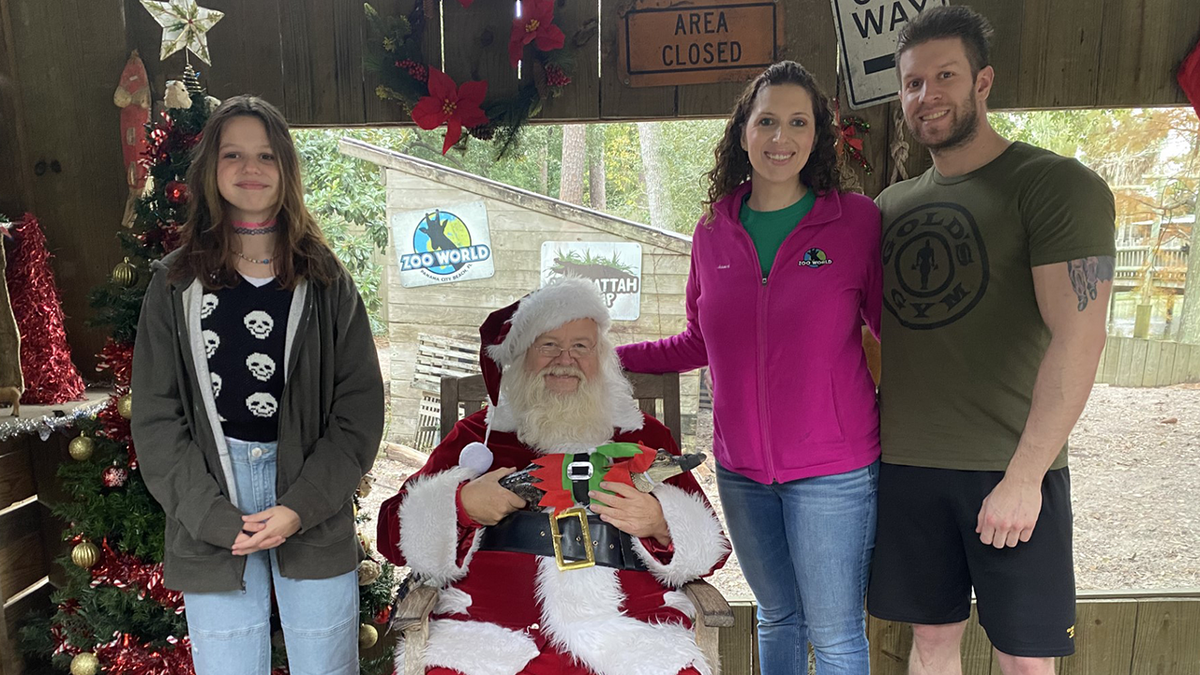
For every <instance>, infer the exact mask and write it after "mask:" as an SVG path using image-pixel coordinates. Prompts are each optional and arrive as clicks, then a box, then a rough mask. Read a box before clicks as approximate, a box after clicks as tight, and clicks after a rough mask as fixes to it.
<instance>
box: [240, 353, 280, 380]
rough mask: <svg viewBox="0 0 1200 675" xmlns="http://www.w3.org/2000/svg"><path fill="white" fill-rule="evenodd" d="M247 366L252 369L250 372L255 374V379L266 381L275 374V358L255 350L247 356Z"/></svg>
mask: <svg viewBox="0 0 1200 675" xmlns="http://www.w3.org/2000/svg"><path fill="white" fill-rule="evenodd" d="M246 367H247V368H249V369H250V374H251V375H253V376H254V379H256V380H258V381H259V382H266V381H267V380H269V379H271V376H272V375H274V374H275V359H272V358H271V357H269V356H267V355H266V354H259V353H258V352H255V353H253V354H251V355H250V356H247V357H246Z"/></svg>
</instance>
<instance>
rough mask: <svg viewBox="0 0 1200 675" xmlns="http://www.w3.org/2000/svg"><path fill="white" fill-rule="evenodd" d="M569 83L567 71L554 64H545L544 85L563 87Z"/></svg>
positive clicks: (569, 78)
mask: <svg viewBox="0 0 1200 675" xmlns="http://www.w3.org/2000/svg"><path fill="white" fill-rule="evenodd" d="M568 84H571V77H570V76H569V75H567V72H566V71H565V70H563V69H562V68H559V67H558V66H556V65H553V64H550V65H547V66H546V85H547V86H550V87H565V86H567V85H568Z"/></svg>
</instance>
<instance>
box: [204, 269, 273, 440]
mask: <svg viewBox="0 0 1200 675" xmlns="http://www.w3.org/2000/svg"><path fill="white" fill-rule="evenodd" d="M264 282H265V283H264ZM291 302H292V291H290V290H288V289H284V288H280V287H279V285H278V284H276V283H274V280H273V279H271V280H262V279H253V280H251V279H243V280H242V281H241V282H240V283H238V285H237V286H234V287H233V288H222V289H219V290H217V291H215V292H207V293H205V294H204V296H203V297H202V299H201V310H200V328H201V330H202V331H203V332H204V348H205V352H206V354H207V355H208V372H209V377H210V379H211V380H212V388H213V399H214V400H215V401H216V403H217V414H219V415H220V419H221V428H222V432H223V433H224V434H225V435H226V436H229V437H231V438H237V439H240V440H243V441H259V442H263V443H269V442H272V441H275V440H276V439H278V437H279V399H280V397H281V396H282V394H283V381H284V368H285V367H286V363H287V360H286V358H285V355H284V349H285V348H286V340H287V320H288V309H289V307H290V306H291Z"/></svg>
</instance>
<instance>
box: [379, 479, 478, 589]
mask: <svg viewBox="0 0 1200 675" xmlns="http://www.w3.org/2000/svg"><path fill="white" fill-rule="evenodd" d="M472 477H473V475H472V473H471V470H470V469H468V468H466V467H461V466H456V467H454V468H452V469H448V470H446V471H443V472H441V473H438V474H434V475H432V476H428V477H426V478H421V479H418V480H416V481H413V484H412V485H411V486H409V488H408V496H406V497H405V498H404V501H402V502H401V503H400V508H399V511H398V515H399V519H400V553H401V554H403V555H404V559H405V560H406V561H407V562H408V566H409V567H410V568H411V569H412V571H413V572H416V573H417V574H420V575H421V577H422V578H423V581H424V582H425V583H426V584H427V585H429V586H445V585H447V584H449V583H451V582H454V581H457V580H459V579H461V578H463V577H464V576H466V574H467V566H468V565H470V562H471V556H472V555H473V554H474V552H475V549H476V548H477V547H478V546H479V542H480V537H479V536H478V535H479V533H478V532H476V533H475V534H476V537H475V541H474V542H473V545H472V547H471V551H470V553H468V554H467V557H466V559H465V560H463V564H462V566H461V567H459V566H458V564H457V557H458V509H457V508H456V507H455V505H454V494H455V492H456V491H457V489H458V484H459V483H461V482H463V481H465V480H469V479H471V478H472Z"/></svg>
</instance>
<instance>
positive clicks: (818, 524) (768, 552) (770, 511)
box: [717, 461, 879, 675]
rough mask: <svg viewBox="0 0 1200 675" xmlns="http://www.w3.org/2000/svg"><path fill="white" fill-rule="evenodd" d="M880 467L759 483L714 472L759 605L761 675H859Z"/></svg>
mask: <svg viewBox="0 0 1200 675" xmlns="http://www.w3.org/2000/svg"><path fill="white" fill-rule="evenodd" d="M878 478H879V462H878V461H876V462H875V463H873V464H871V465H870V466H866V467H863V468H861V469H857V470H855V471H849V472H847V473H843V474H837V475H834V476H818V477H814V478H802V479H800V480H795V481H791V482H788V483H774V484H772V485H763V484H762V483H757V482H755V481H752V480H750V479H749V478H746V477H745V476H742V475H740V474H736V473H734V472H732V471H729V470H728V469H725V468H724V467H721V466H718V467H717V489H718V491H719V492H720V494H721V505H722V507H723V508H724V509H725V521H726V523H727V524H728V527H729V538H730V539H731V540H732V541H733V549H734V551H736V552H737V557H738V561H739V562H740V563H741V566H742V572H743V573H744V574H745V575H746V582H747V583H749V584H750V590H752V591H754V597H755V600H756V601H757V602H758V653H759V666H760V671H761V672H762V675H805V674H806V673H807V672H808V644H809V643H810V642H811V643H812V645H813V652H814V653H815V655H816V665H817V674H818V675H866V674H867V673H868V671H869V670H870V660H869V656H868V652H867V633H866V616H865V614H864V608H863V596H864V594H865V593H866V588H867V573H868V571H869V568H870V564H871V552H872V550H874V548H875V497H876V485H877V483H878Z"/></svg>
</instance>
